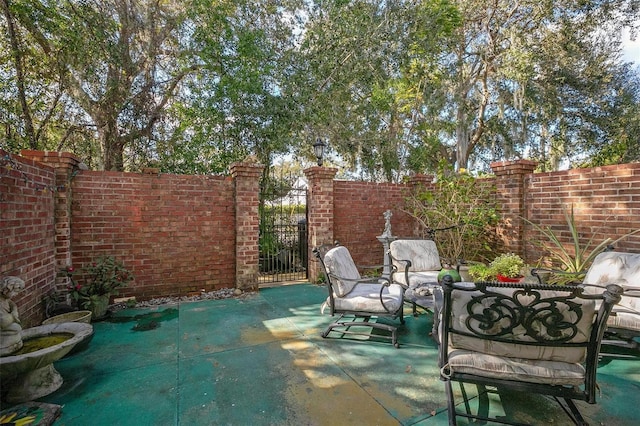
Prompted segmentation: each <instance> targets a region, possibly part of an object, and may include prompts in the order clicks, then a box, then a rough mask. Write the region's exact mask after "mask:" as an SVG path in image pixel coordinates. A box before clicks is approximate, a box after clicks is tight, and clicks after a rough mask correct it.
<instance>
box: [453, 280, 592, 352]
mask: <svg viewBox="0 0 640 426" xmlns="http://www.w3.org/2000/svg"><path fill="white" fill-rule="evenodd" d="M463 285H464V284H463ZM470 285H473V284H470ZM513 291H514V290H513V289H511V288H496V289H494V292H495V293H499V294H512V293H513ZM480 295H481V293H480V292H479V291H473V292H472V291H468V292H467V291H465V292H454V293H453V295H452V305H451V306H452V327H453V328H454V329H455V330H459V331H465V330H468V329H469V327H472V328H473V330H474V331H475V332H478V331H482V330H481V327H480V326H479V321H478V320H477V319H475V318H473V317H472V315H471V314H470V313H469V312H468V311H467V307H468V304H469V302H470V301H471V299H472V298H474V297H477V296H480ZM562 295H563V293H560V292H555V291H549V290H545V291H540V296H541V298H543V299H547V298H551V297H554V296H562ZM483 301H484V302H486V303H487V304H485V305H480V304H475V306H474V309H475V310H474V312H473V313H472V314H473V315H478V316H481V315H484V314H486V313H488V312H491V311H492V307H491V305H489V303H491V302H492V299H483ZM518 302H519V303H520V304H521V305H523V306H528V305H529V304H534V303H536V302H537V300H536V299H535V298H534V297H533V296H528V295H524V294H523V295H522V296H519V297H518ZM563 306H564V309H563V310H561V311H559V312H557V313H556V314H557V315H561V316H562V318H566V319H567V322H574V321H575V318H576V314H575V312H572V311H571V310H570V309H569V307H568V306H567V305H563ZM516 308H517V307H516ZM542 308H543V307H541V309H542ZM515 311H516V310H514V312H515ZM582 312H583V315H582V318H581V319H580V321H579V322H578V324H577V326H576V329H575V331H574V329H573V328H572V327H567V328H559V327H555V326H556V325H558V324H559V323H560V321H561V319H560V318H558V317H557V316H551V315H550V316H549V319H550V320H551V321H550V324H549V326H547V325H546V324H543V323H541V322H537V323H535V324H532V326H534V327H535V329H536V332H537V333H538V334H539V335H540V336H548V335H549V334H548V332H552V333H561V334H562V335H564V336H570V335H571V333H574V332H575V335H574V336H573V337H572V338H571V339H570V340H569V341H568V342H567V343H569V342H570V343H585V342H588V341H589V338H590V333H591V328H592V324H593V320H594V316H595V314H596V304H595V302H594V301H592V300H590V301H583V303H582ZM514 315H515V314H514ZM509 321H510V319H509V318H506V317H505V318H503V320H502V321H500V322H496V324H495V325H494V328H496V327H498V326H500V327H504V326H505V325H506V324H509ZM484 331H485V332H486V333H487V334H488V335H491V334H494V333H495V332H496V331H497V330H493V329H489V330H484ZM554 336H555V334H554ZM503 337H505V338H508V339H510V340H515V341H521V342H523V343H528V344H517V343H507V342H499V341H496V340H485V339H481V338H478V337H471V336H463V335H459V334H455V333H454V334H451V335H450V340H449V346H450V347H451V348H452V349H465V350H469V351H475V352H476V353H484V354H487V355H494V356H498V357H513V358H521V359H531V360H540V361H562V362H568V363H578V362H583V361H584V359H585V356H586V348H585V347H554V346H537V345H531V343H535V342H536V340H535V339H534V338H533V337H532V336H530V335H528V333H527V330H526V329H525V328H524V327H523V326H522V325H518V326H516V327H515V328H513V329H512V330H510V332H509V333H507V334H505V335H504V336H503ZM556 337H557V336H556Z"/></svg>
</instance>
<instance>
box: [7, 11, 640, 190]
mask: <svg viewBox="0 0 640 426" xmlns="http://www.w3.org/2000/svg"><path fill="white" fill-rule="evenodd" d="M0 5H1V6H2V16H1V18H0V27H1V28H2V32H1V33H0V44H2V46H3V49H2V50H0V52H1V53H0V58H1V60H0V94H1V96H0V125H1V126H2V130H3V135H2V138H1V139H0V146H2V147H3V148H4V149H7V150H8V151H10V152H17V151H19V150H20V149H22V148H30V149H48V150H66V151H71V152H74V153H75V154H77V155H78V156H80V157H81V158H82V159H83V161H84V162H85V163H87V164H88V165H89V166H91V167H93V168H101V169H106V170H137V169H138V168H139V167H141V166H147V165H154V166H158V167H160V168H161V169H162V170H163V171H165V172H175V173H220V172H224V171H226V170H227V168H228V166H229V164H230V163H232V162H234V161H239V160H242V159H243V158H245V157H246V156H247V155H250V154H252V155H255V156H256V157H257V158H258V159H259V160H260V161H261V162H262V163H264V164H266V165H267V166H270V165H272V164H273V163H274V160H275V159H276V158H278V157H283V156H287V155H289V156H291V158H295V159H296V160H297V161H301V162H306V161H309V164H311V163H310V161H311V160H312V158H313V154H312V149H311V144H312V142H313V141H314V140H315V139H316V138H323V139H326V140H328V141H329V146H330V151H331V152H330V156H331V158H330V160H331V161H332V162H333V163H334V164H336V165H339V166H341V168H342V170H343V175H344V176H351V177H353V178H362V179H372V180H384V181H399V180H401V179H402V178H404V177H405V176H407V175H408V174H411V173H414V172H430V171H435V170H437V169H438V168H439V167H440V166H442V165H443V164H448V165H451V166H455V167H458V168H472V169H477V170H486V169H488V165H489V163H490V162H491V161H496V160H501V159H513V158H523V157H526V158H530V159H534V160H537V161H539V162H540V164H541V167H542V168H544V169H547V170H553V169H557V168H558V167H560V166H561V165H567V164H568V165H572V166H576V165H599V164H615V163H623V162H633V161H639V160H640V148H639V146H640V143H639V141H640V68H638V66H637V65H636V67H635V68H634V66H633V64H629V63H625V62H624V61H623V60H622V57H621V39H620V37H621V36H620V34H622V29H624V28H626V29H627V30H629V31H630V33H631V34H635V31H637V29H638V28H637V27H638V23H639V22H640V6H638V3H637V1H635V0H580V1H577V0H559V1H552V0H543V1H539V0H520V1H518V2H515V1H509V0H489V1H487V0H482V1H481V0H423V1H420V0H398V1H394V2H377V1H372V0H350V1H347V0H323V1H302V0H257V1H248V0H213V1H211V0H59V1H49V0H0Z"/></svg>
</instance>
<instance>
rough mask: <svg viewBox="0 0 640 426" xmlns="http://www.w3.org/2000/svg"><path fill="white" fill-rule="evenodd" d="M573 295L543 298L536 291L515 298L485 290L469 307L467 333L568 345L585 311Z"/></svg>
mask: <svg viewBox="0 0 640 426" xmlns="http://www.w3.org/2000/svg"><path fill="white" fill-rule="evenodd" d="M572 298H573V295H571V294H566V295H559V296H555V297H544V298H543V297H542V295H541V294H540V293H539V292H538V291H535V290H531V289H523V290H517V291H514V292H513V293H512V294H510V295H509V294H503V293H498V292H493V291H489V290H486V289H485V290H484V292H483V293H482V294H481V295H478V296H473V297H472V300H471V301H470V302H469V303H468V304H467V313H468V315H469V316H468V317H467V318H466V320H465V323H466V326H467V329H468V330H469V331H471V332H473V333H474V334H476V335H477V336H478V337H492V338H495V337H502V336H504V337H508V338H516V339H517V340H520V337H521V338H522V340H523V341H527V340H528V341H535V342H567V341H570V340H572V339H573V338H574V337H575V336H576V334H577V333H578V324H579V322H580V320H581V319H582V315H583V312H582V307H581V305H580V304H579V303H576V302H574V301H572V300H571V299H572Z"/></svg>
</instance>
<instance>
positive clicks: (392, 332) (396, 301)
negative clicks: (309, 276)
mask: <svg viewBox="0 0 640 426" xmlns="http://www.w3.org/2000/svg"><path fill="white" fill-rule="evenodd" d="M313 252H314V254H315V255H316V257H317V258H318V260H319V261H320V263H321V264H322V267H323V268H324V272H325V277H326V285H327V290H328V292H329V295H328V297H327V300H326V301H325V302H324V303H323V306H322V311H323V313H324V311H325V310H327V309H328V310H329V314H330V315H331V316H335V315H339V317H338V319H337V320H335V321H334V322H333V323H331V324H330V325H329V326H328V327H327V328H326V330H324V332H323V333H322V337H328V335H329V333H331V332H332V331H335V332H338V333H340V334H342V335H343V336H344V335H361V336H371V335H370V333H368V332H363V331H361V328H362V327H366V328H370V329H374V330H382V331H384V332H385V334H384V335H376V337H381V338H386V339H389V340H390V341H391V343H392V344H393V345H394V346H395V347H396V348H397V347H399V343H398V336H397V326H396V325H393V324H387V323H382V322H377V321H376V320H373V318H382V317H386V318H391V319H394V320H395V319H399V320H400V323H401V324H404V317H403V301H404V290H405V288H404V287H403V286H402V285H399V284H393V283H391V281H390V280H389V278H387V277H383V276H376V277H364V278H363V277H362V276H361V275H360V272H359V271H358V268H357V266H356V264H355V263H354V262H353V258H352V257H351V254H350V253H349V250H347V248H346V247H342V246H338V247H334V248H332V249H330V250H329V251H327V253H326V254H325V255H324V256H323V255H322V253H321V252H322V250H321V249H320V248H315V249H314V250H313ZM370 331H372V330H370Z"/></svg>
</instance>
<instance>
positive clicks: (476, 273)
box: [469, 263, 496, 281]
mask: <svg viewBox="0 0 640 426" xmlns="http://www.w3.org/2000/svg"><path fill="white" fill-rule="evenodd" d="M469 275H470V276H471V278H472V279H473V280H474V281H492V280H495V278H496V277H495V275H494V274H493V272H492V271H491V269H490V268H489V267H488V266H487V265H485V264H484V263H475V264H473V265H471V266H469Z"/></svg>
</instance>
